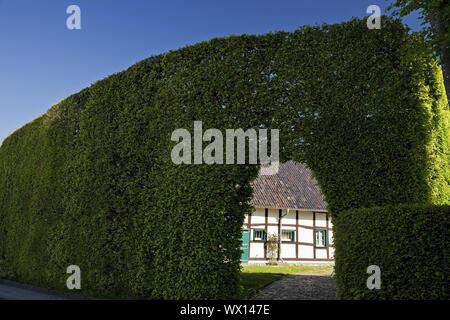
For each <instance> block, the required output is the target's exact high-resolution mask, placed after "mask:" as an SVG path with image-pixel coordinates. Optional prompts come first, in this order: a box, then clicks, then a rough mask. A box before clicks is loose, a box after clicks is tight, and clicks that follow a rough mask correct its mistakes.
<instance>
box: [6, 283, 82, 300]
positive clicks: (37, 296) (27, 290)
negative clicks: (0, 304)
mask: <svg viewBox="0 0 450 320" xmlns="http://www.w3.org/2000/svg"><path fill="white" fill-rule="evenodd" d="M72 299H80V297H77V296H69V295H66V294H63V293H56V292H51V291H48V290H46V289H42V288H37V287H33V286H29V285H26V284H20V283H17V282H12V281H7V280H1V279H0V300H72Z"/></svg>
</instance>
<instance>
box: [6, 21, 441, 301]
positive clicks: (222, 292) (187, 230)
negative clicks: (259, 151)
mask: <svg viewBox="0 0 450 320" xmlns="http://www.w3.org/2000/svg"><path fill="white" fill-rule="evenodd" d="M383 21H384V23H383V26H382V29H381V30H368V29H367V26H366V22H365V21H364V20H357V19H354V20H351V21H350V22H347V23H343V24H337V25H324V26H322V27H308V26H306V27H302V28H300V29H298V30H296V31H295V32H293V33H287V32H278V33H271V34H266V35H262V36H249V35H243V36H231V37H228V38H220V39H212V40H210V41H208V42H202V43H199V44H196V45H194V46H189V47H186V48H182V49H179V50H176V51H171V52H168V53H166V54H162V55H159V56H154V57H151V58H149V59H146V60H144V61H141V62H139V63H137V64H136V65H134V66H132V67H130V68H129V69H128V70H126V71H123V72H120V73H117V74H114V75H112V76H110V77H108V78H106V79H104V80H101V81H98V82H97V83H95V84H93V85H92V86H91V87H89V88H87V89H85V90H83V91H81V92H80V93H78V94H75V95H73V96H71V97H69V98H67V99H65V100H63V101H61V102H60V103H58V104H56V105H55V106H53V107H52V108H51V109H50V110H49V111H48V112H47V113H46V114H45V115H43V116H42V117H40V118H39V119H36V120H35V121H34V122H32V123H30V124H28V125H27V126H25V127H24V128H22V129H20V130H18V131H16V132H15V133H13V134H12V135H11V136H10V137H8V138H7V139H6V140H5V141H4V143H3V145H2V147H1V149H0V276H6V277H8V278H10V279H15V280H19V281H23V282H28V283H32V284H37V285H41V286H46V287H50V288H55V289H60V290H64V289H65V283H66V282H65V281H66V278H67V275H66V274H65V271H66V268H67V266H69V265H72V264H75V265H78V266H80V268H81V272H82V292H83V293H85V294H89V295H95V296H107V297H127V298H130V297H131V298H133V297H134V298H137V297H139V298H141V297H145V298H163V299H180V298H189V299H201V298H202V299H218V298H231V297H236V296H237V295H238V289H239V282H238V281H239V277H238V275H239V268H240V254H241V253H240V238H241V226H242V223H243V219H244V215H245V214H247V213H249V212H250V210H251V208H250V206H249V205H248V203H249V200H250V199H251V197H252V188H251V181H252V180H253V179H254V178H255V177H256V175H257V173H258V166H256V165H175V164H173V163H172V162H171V159H170V153H171V149H172V147H173V146H174V145H175V142H172V141H171V140H170V137H171V133H172V132H173V131H174V130H175V129H178V128H186V129H188V130H190V131H191V132H192V131H193V122H194V121H195V120H200V121H202V122H203V128H204V130H206V129H208V128H217V129H221V130H225V129H231V128H235V129H237V128H242V129H248V128H269V129H270V128H277V129H280V138H281V142H280V146H281V155H282V157H283V159H294V160H297V161H304V162H306V163H307V164H308V165H309V166H310V168H311V169H312V170H313V171H314V173H315V175H316V177H317V179H318V181H319V183H320V185H321V187H322V190H323V192H324V194H325V197H326V200H327V202H328V203H329V206H330V209H331V213H332V214H333V215H336V216H337V215H338V214H339V212H340V211H341V210H342V209H346V208H352V207H365V206H373V205H381V204H385V203H389V204H398V203H403V202H421V203H428V202H430V203H431V202H439V201H441V202H446V201H447V202H448V181H449V172H448V144H447V143H448V142H447V141H446V140H445V139H443V137H445V136H446V135H447V136H448V112H447V111H446V109H445V104H446V101H444V100H443V99H444V98H443V97H442V88H441V87H442V78H441V77H440V75H439V72H440V71H439V69H438V67H437V64H436V61H435V60H434V59H433V58H432V57H431V56H430V55H429V54H428V52H427V51H426V50H425V49H423V47H424V46H423V43H421V42H420V41H419V40H418V38H417V37H416V36H415V35H409V34H408V30H407V29H406V28H405V27H404V26H403V25H402V24H401V23H400V22H398V21H393V20H389V19H387V18H386V19H384V20H383ZM204 145H206V143H204ZM446 157H447V158H446ZM443 167H447V169H446V170H447V171H444V170H442V168H443Z"/></svg>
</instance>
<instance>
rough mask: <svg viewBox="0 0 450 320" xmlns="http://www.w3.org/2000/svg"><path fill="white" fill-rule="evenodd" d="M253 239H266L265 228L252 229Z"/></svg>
mask: <svg viewBox="0 0 450 320" xmlns="http://www.w3.org/2000/svg"><path fill="white" fill-rule="evenodd" d="M253 240H254V241H266V230H264V229H255V230H253Z"/></svg>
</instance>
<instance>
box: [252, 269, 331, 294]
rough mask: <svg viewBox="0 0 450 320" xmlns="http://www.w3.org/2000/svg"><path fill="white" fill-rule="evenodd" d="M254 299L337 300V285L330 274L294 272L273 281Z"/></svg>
mask: <svg viewBox="0 0 450 320" xmlns="http://www.w3.org/2000/svg"><path fill="white" fill-rule="evenodd" d="M252 299H253V300H336V287H335V285H334V280H333V277H332V276H330V275H323V274H321V275H313V274H294V275H289V276H287V277H284V278H283V279H281V280H278V281H275V282H273V283H271V284H270V285H268V286H267V287H265V288H263V289H262V290H261V291H260V292H259V293H257V294H256V295H255V296H253V297H252Z"/></svg>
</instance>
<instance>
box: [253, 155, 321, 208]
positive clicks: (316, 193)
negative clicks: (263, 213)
mask: <svg viewBox="0 0 450 320" xmlns="http://www.w3.org/2000/svg"><path fill="white" fill-rule="evenodd" d="M253 185H254V188H253V189H254V195H253V199H252V201H251V204H252V205H253V206H254V207H263V208H278V209H288V208H289V209H297V210H301V209H303V210H321V211H326V210H327V203H326V202H325V200H324V199H323V195H322V192H321V190H320V188H319V186H318V184H317V181H316V180H315V179H313V177H312V173H311V170H309V169H308V168H307V167H306V165H304V164H302V163H298V162H294V161H288V162H286V163H280V167H279V170H278V173H277V174H274V175H267V176H263V175H259V176H258V178H256V180H255V181H254V182H253Z"/></svg>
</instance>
